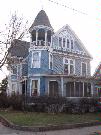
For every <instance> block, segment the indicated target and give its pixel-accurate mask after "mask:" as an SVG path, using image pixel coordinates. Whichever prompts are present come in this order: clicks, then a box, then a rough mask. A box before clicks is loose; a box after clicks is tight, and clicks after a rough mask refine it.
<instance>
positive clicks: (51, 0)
mask: <svg viewBox="0 0 101 135" xmlns="http://www.w3.org/2000/svg"><path fill="white" fill-rule="evenodd" d="M48 1H50V2H51V3H54V4H57V5H60V6H62V7H65V8H68V9H70V10H72V11H74V12H78V13H80V14H83V15H86V16H88V17H90V18H92V19H94V20H97V21H100V22H101V20H100V19H99V18H95V17H93V16H91V15H89V14H87V13H85V12H82V11H80V10H77V9H75V8H72V7H70V6H67V5H65V4H61V3H59V2H56V1H53V0H48Z"/></svg>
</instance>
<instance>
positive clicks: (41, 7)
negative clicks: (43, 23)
mask: <svg viewBox="0 0 101 135" xmlns="http://www.w3.org/2000/svg"><path fill="white" fill-rule="evenodd" d="M40 3H41V8H42V10H43V2H42V0H40Z"/></svg>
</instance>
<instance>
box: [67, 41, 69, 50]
mask: <svg viewBox="0 0 101 135" xmlns="http://www.w3.org/2000/svg"><path fill="white" fill-rule="evenodd" d="M67 48H69V39H67Z"/></svg>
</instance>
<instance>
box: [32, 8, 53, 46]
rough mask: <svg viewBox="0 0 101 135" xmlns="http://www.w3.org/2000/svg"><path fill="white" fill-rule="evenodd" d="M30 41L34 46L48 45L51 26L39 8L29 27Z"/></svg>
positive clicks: (50, 38)
mask: <svg viewBox="0 0 101 135" xmlns="http://www.w3.org/2000/svg"><path fill="white" fill-rule="evenodd" d="M30 34H31V42H32V43H33V45H35V46H50V45H51V42H52V35H53V28H52V26H51V24H50V21H49V18H48V16H47V14H46V13H45V11H44V10H41V11H40V12H39V13H38V15H37V16H36V18H35V21H34V23H33V24H32V26H31V27H30Z"/></svg>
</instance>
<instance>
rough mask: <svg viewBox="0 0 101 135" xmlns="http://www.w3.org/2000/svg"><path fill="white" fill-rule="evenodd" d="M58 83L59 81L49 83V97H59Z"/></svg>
mask: <svg viewBox="0 0 101 135" xmlns="http://www.w3.org/2000/svg"><path fill="white" fill-rule="evenodd" d="M58 95H59V92H58V82H57V81H50V82H49V96H51V97H53V96H58Z"/></svg>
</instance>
